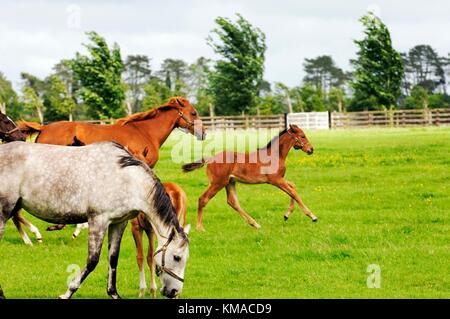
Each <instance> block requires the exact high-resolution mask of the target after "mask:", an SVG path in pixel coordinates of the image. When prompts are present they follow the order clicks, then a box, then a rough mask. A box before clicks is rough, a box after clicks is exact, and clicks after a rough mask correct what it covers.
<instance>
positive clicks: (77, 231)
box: [72, 223, 89, 239]
mask: <svg viewBox="0 0 450 319" xmlns="http://www.w3.org/2000/svg"><path fill="white" fill-rule="evenodd" d="M85 228H89V225H88V223H82V224H77V228H76V229H75V231H74V232H73V234H72V239H77V237H78V236H79V235H80V233H81V231H82V230H83V229H85Z"/></svg>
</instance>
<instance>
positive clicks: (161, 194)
mask: <svg viewBox="0 0 450 319" xmlns="http://www.w3.org/2000/svg"><path fill="white" fill-rule="evenodd" d="M112 143H113V145H114V146H115V147H117V148H118V149H120V150H123V151H124V152H125V154H124V155H121V156H119V161H118V163H119V165H120V167H121V168H126V167H128V166H140V167H142V168H144V169H145V171H146V172H147V173H148V174H150V175H151V176H152V178H153V179H154V181H155V184H154V187H153V190H152V191H151V193H150V194H149V198H150V197H151V196H153V203H154V205H155V208H156V213H157V214H158V215H159V217H160V218H161V220H162V222H163V223H164V225H166V226H171V225H173V226H174V227H175V230H176V231H177V232H178V233H179V234H180V235H181V236H182V238H183V243H186V241H187V236H186V235H185V234H184V231H183V229H182V228H181V225H180V223H179V221H178V217H177V213H176V211H175V208H174V207H173V205H172V202H171V200H170V198H169V195H167V192H166V190H165V188H164V186H163V185H162V184H161V181H160V179H159V178H158V177H157V176H156V175H155V173H154V172H153V170H152V169H151V168H150V166H148V165H147V163H145V162H143V161H141V160H139V159H137V158H136V157H134V156H133V155H132V154H131V153H130V151H129V150H128V149H127V148H126V147H124V146H123V145H121V144H119V143H117V142H112Z"/></svg>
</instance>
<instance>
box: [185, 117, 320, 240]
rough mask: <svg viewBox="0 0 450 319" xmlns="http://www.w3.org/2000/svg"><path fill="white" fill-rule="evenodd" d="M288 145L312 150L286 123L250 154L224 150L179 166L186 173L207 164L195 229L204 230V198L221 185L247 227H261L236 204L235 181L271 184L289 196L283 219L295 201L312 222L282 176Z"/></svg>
mask: <svg viewBox="0 0 450 319" xmlns="http://www.w3.org/2000/svg"><path fill="white" fill-rule="evenodd" d="M292 147H294V149H301V150H302V151H303V152H305V153H307V154H308V155H311V154H312V153H313V146H312V145H311V143H310V142H309V141H308V139H307V137H306V135H305V133H304V132H303V130H302V129H300V128H299V127H298V126H297V125H290V127H289V129H285V130H283V131H281V132H280V134H279V135H278V136H276V137H274V138H273V139H272V140H271V141H270V142H269V143H268V144H267V145H266V146H265V147H263V148H260V149H258V150H256V151H255V152H253V153H250V154H249V153H245V154H243V153H237V152H231V151H225V152H221V153H218V154H217V155H215V156H213V157H210V158H208V159H203V158H202V159H201V160H199V161H197V162H194V163H190V164H186V165H183V167H182V168H183V171H184V172H190V171H193V170H195V169H198V168H200V167H202V166H204V165H205V164H207V168H206V174H207V176H208V179H209V183H210V184H209V187H208V189H207V190H206V191H205V192H204V193H203V195H201V196H200V198H199V200H198V215H197V229H198V230H200V231H203V230H204V227H203V224H202V218H203V210H204V208H205V206H206V204H207V203H208V201H209V200H210V199H211V198H213V197H214V196H215V195H216V194H217V192H219V191H220V190H221V189H222V188H224V187H225V188H226V191H227V200H228V204H229V205H230V206H231V207H232V208H233V209H234V210H236V211H237V212H238V213H239V214H240V215H241V216H242V217H243V218H244V219H245V220H246V221H247V222H248V223H249V224H250V225H251V226H253V227H255V228H257V229H259V228H260V227H261V226H260V225H259V224H258V223H257V222H256V221H255V220H254V219H253V218H252V217H250V216H249V215H248V214H247V213H246V212H245V211H244V210H243V209H242V208H241V206H240V205H239V201H238V198H237V195H236V182H241V183H245V184H266V183H267V184H271V185H274V186H276V187H278V188H280V189H281V190H282V191H284V192H285V193H286V194H288V195H289V196H290V197H291V202H290V205H289V208H288V211H287V212H286V213H285V215H284V218H285V220H287V219H288V218H289V215H290V214H291V213H292V211H293V210H294V207H295V202H297V203H298V204H299V205H300V207H301V208H302V209H303V211H304V213H305V214H306V215H307V216H309V217H310V218H311V219H312V221H314V222H315V221H317V217H316V216H315V215H314V214H313V213H312V212H311V210H310V209H309V208H308V207H306V205H305V204H304V203H303V201H302V199H301V198H300V196H299V195H298V194H297V191H296V189H295V185H294V184H293V183H291V182H289V181H287V180H285V179H284V175H285V173H286V164H285V161H286V157H287V155H288V153H289V150H290V149H291V148H292ZM268 158H269V159H272V160H271V162H269V163H267V159H268ZM272 165H275V166H274V169H271V167H272Z"/></svg>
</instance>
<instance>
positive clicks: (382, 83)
mask: <svg viewBox="0 0 450 319" xmlns="http://www.w3.org/2000/svg"><path fill="white" fill-rule="evenodd" d="M360 21H361V22H362V24H363V25H364V27H365V30H364V33H365V38H364V39H362V40H355V43H356V45H357V46H358V52H357V59H356V60H353V61H352V64H353V66H354V72H353V76H354V81H353V82H352V83H351V85H352V87H353V89H354V95H353V101H352V104H351V108H352V109H353V110H361V109H380V108H390V107H392V106H395V105H396V104H397V100H398V98H399V97H400V94H401V91H400V88H401V83H402V78H403V62H402V58H401V56H400V54H399V53H398V52H397V51H396V50H395V49H394V48H393V47H392V41H391V36H390V33H389V30H388V28H387V27H386V26H385V25H384V24H383V22H382V21H381V20H380V19H379V18H378V17H376V16H375V15H374V14H373V13H368V14H367V15H365V16H364V17H362V18H361V19H360Z"/></svg>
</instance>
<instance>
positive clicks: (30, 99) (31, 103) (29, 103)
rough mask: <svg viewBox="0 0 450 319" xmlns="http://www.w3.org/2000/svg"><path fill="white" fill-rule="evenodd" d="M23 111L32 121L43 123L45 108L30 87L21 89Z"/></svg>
mask: <svg viewBox="0 0 450 319" xmlns="http://www.w3.org/2000/svg"><path fill="white" fill-rule="evenodd" d="M23 104H24V111H25V112H28V113H30V114H31V116H32V118H31V119H32V120H38V121H39V122H40V123H41V124H43V123H44V113H45V106H44V103H43V101H42V99H41V98H40V97H39V95H38V94H37V93H36V91H35V90H34V89H33V88H32V87H31V86H24V87H23Z"/></svg>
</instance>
